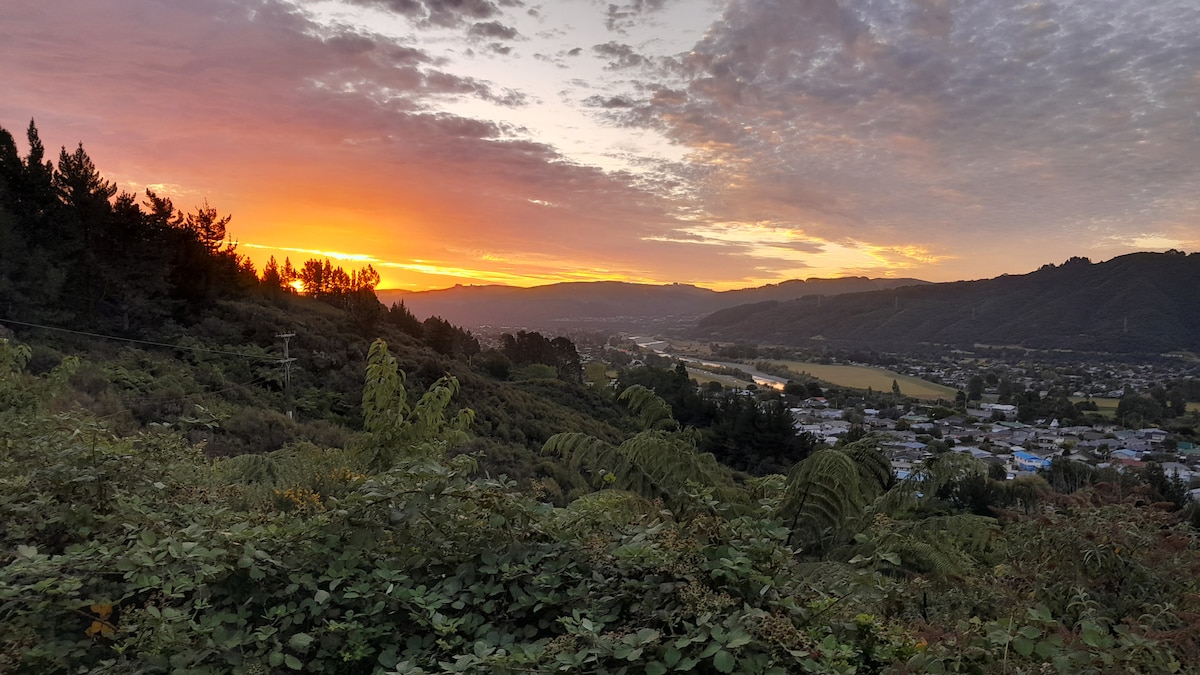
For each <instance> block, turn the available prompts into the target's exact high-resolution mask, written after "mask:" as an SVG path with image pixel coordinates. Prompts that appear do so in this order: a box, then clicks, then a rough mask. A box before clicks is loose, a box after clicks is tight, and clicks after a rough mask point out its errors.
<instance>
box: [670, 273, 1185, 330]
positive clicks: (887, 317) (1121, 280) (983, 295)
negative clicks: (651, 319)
mask: <svg viewBox="0 0 1200 675" xmlns="http://www.w3.org/2000/svg"><path fill="white" fill-rule="evenodd" d="M694 334H695V335H696V337H702V338H704V339H713V340H738V341H752V342H757V343H760V344H779V345H802V344H810V343H811V341H812V340H819V341H836V342H838V343H843V344H857V345H889V346H903V345H917V344H921V343H935V344H945V345H953V346H961V347H967V348H970V347H971V346H972V345H977V344H985V345H994V346H1021V347H1026V348H1032V349H1068V350H1080V351H1101V352H1121V353H1162V352H1168V351H1173V350H1193V351H1194V350H1197V349H1200V256H1198V255H1197V254H1195V253H1192V254H1191V255H1188V254H1186V253H1183V252H1180V251H1174V250H1172V251H1167V252H1166V253H1132V254H1129V255H1124V256H1120V257H1117V258H1113V259H1112V260H1109V261H1107V262H1102V263H1096V264H1093V263H1091V261H1089V260H1088V259H1087V258H1071V259H1070V260H1068V261H1066V262H1065V263H1063V264H1062V265H1057V266H1055V265H1046V266H1044V267H1042V268H1041V269H1039V270H1038V271H1036V272H1032V273H1030V274H1023V275H1012V276H1010V275H1005V276H1001V277H997V278H995V279H986V280H982V281H959V282H953V283H941V284H926V285H921V286H907V287H904V288H896V289H892V290H885V291H872V292H866V293H854V294H846V295H839V296H837V297H834V298H824V299H822V298H818V297H806V298H799V299H796V300H790V301H786V302H777V301H768V302H761V303H757V304H754V305H743V306H739V307H732V308H729V309H725V310H721V311H718V312H715V313H713V314H711V315H709V316H707V317H705V318H703V319H702V320H700V322H699V323H698V324H697V326H696V329H695V331H694Z"/></svg>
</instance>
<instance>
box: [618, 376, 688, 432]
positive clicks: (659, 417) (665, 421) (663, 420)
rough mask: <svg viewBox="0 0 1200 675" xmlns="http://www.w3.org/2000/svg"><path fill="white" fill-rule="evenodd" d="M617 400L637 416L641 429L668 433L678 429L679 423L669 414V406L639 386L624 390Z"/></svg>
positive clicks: (651, 392) (648, 390) (650, 391)
mask: <svg viewBox="0 0 1200 675" xmlns="http://www.w3.org/2000/svg"><path fill="white" fill-rule="evenodd" d="M617 400H618V401H620V402H622V403H624V404H625V406H626V407H628V408H629V410H630V412H632V413H633V414H634V415H637V417H638V421H639V422H641V425H642V428H643V429H646V430H653V429H665V430H669V431H675V430H678V429H679V422H677V421H675V417H674V416H673V414H672V413H671V406H670V405H668V404H667V402H666V401H664V400H662V398H660V397H659V396H658V394H655V393H654V392H653V391H652V390H650V389H647V388H646V387H644V386H642V385H640V384H635V385H633V386H631V387H628V388H627V389H625V391H623V392H621V394H620V395H619V396H618V397H617Z"/></svg>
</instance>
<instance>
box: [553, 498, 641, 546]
mask: <svg viewBox="0 0 1200 675" xmlns="http://www.w3.org/2000/svg"><path fill="white" fill-rule="evenodd" d="M656 511H657V508H656V507H655V506H654V504H653V503H651V502H649V501H647V500H646V499H643V498H642V497H641V496H640V495H637V494H635V493H633V492H629V491H627V490H600V491H599V492H591V493H588V494H586V495H583V496H582V497H580V498H578V499H576V500H575V501H573V502H571V503H570V504H568V505H567V507H566V508H564V509H559V510H558V511H556V514H555V516H556V517H555V521H554V526H555V527H556V528H558V529H559V530H560V531H561V533H562V534H564V535H569V536H572V537H577V536H579V535H581V534H585V533H586V532H588V531H593V530H595V529H597V528H612V527H621V526H624V525H628V524H630V523H633V522H636V521H637V520H639V519H641V518H644V517H646V516H650V515H653V514H654V513H655V512H656Z"/></svg>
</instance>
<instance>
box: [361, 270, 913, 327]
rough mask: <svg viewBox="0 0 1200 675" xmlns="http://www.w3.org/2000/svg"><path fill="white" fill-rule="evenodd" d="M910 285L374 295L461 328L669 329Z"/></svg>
mask: <svg viewBox="0 0 1200 675" xmlns="http://www.w3.org/2000/svg"><path fill="white" fill-rule="evenodd" d="M924 283H927V282H924V281H919V280H917V279H867V278H865V277H848V278H845V279H808V280H801V279H793V280H790V281H785V282H782V283H779V284H770V285H767V286H761V287H757V288H746V289H739V290H733V291H712V290H708V289H704V288H698V287H696V286H691V285H688V284H670V285H663V286H656V285H652V284H633V283H625V282H620V281H597V282H572V283H561V284H550V285H547V286H536V287H533V288H517V287H512V286H455V287H453V288H446V289H442V290H436V291H419V292H411V291H401V290H379V291H377V294H378V296H379V299H380V301H382V302H383V303H384V304H385V305H390V304H392V303H393V302H399V301H403V302H404V304H405V306H406V307H408V309H409V310H410V311H412V312H413V313H414V314H417V315H420V316H440V317H442V318H443V319H446V320H447V321H450V322H452V323H456V324H462V325H464V326H472V327H474V326H496V327H511V326H521V327H535V328H536V327H553V326H562V325H563V324H567V323H569V324H571V325H592V326H599V325H603V326H609V327H620V326H628V327H631V328H632V327H646V326H650V325H659V326H673V325H678V324H683V323H689V322H692V321H695V320H696V319H698V318H699V317H701V316H703V315H705V314H708V313H710V312H714V311H717V310H719V309H723V308H726V307H732V306H735V305H739V304H742V303H747V302H761V301H768V300H775V301H779V300H790V299H793V298H799V297H802V296H806V295H808V296H811V295H836V294H840V293H856V292H861V291H868V290H878V289H887V288H896V287H899V286H907V285H915V284H924Z"/></svg>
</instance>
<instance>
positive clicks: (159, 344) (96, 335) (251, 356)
mask: <svg viewBox="0 0 1200 675" xmlns="http://www.w3.org/2000/svg"><path fill="white" fill-rule="evenodd" d="M0 323H11V324H16V325H18V326H27V327H29V328H41V329H43V330H53V331H58V332H60V333H71V334H73V335H84V336H87V337H93V338H100V339H102V340H119V341H121V342H133V343H136V344H143V345H154V346H155V347H168V348H170V349H184V350H189V351H193V352H205V353H207V354H222V355H225V356H239V357H241V358H243V359H257V360H259V361H274V362H276V363H278V362H279V359H277V358H275V357H273V356H259V355H256V354H242V353H240V352H226V351H222V350H220V349H207V348H205V347H186V346H184V345H173V344H168V343H166V342H153V341H151V340H136V339H134V338H125V337H117V336H115V335H101V334H100V333H89V332H87V331H82V330H72V329H70V328H58V327H57V326H43V325H41V324H36V323H29V322H26V321H17V320H16V319H5V318H3V317H0Z"/></svg>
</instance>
